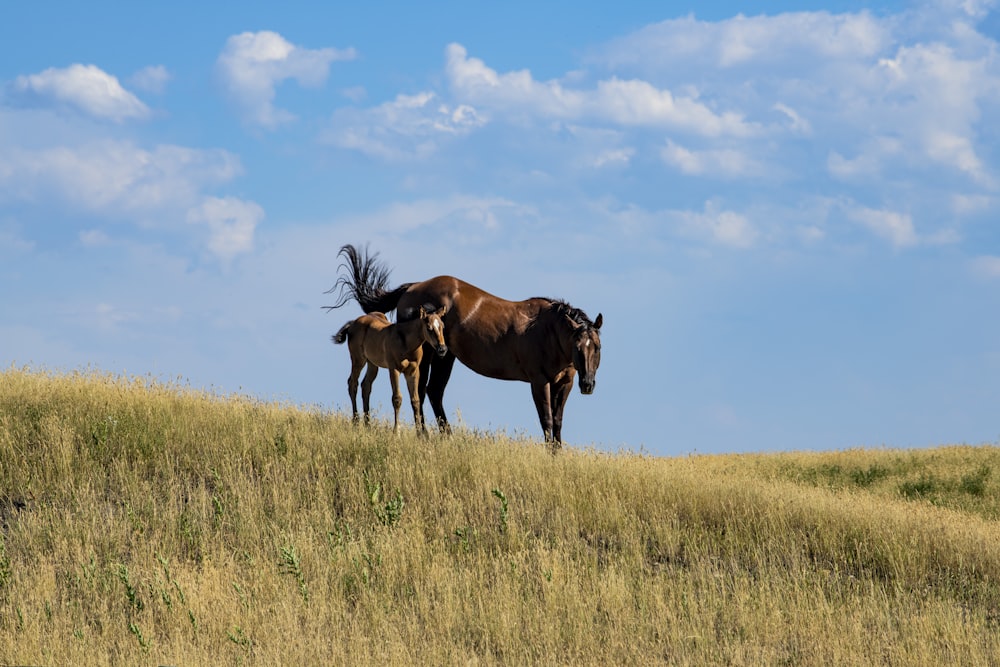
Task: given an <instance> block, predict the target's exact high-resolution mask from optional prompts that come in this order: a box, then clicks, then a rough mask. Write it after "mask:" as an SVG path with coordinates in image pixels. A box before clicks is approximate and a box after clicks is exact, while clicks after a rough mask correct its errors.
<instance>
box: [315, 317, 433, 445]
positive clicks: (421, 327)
mask: <svg viewBox="0 0 1000 667" xmlns="http://www.w3.org/2000/svg"><path fill="white" fill-rule="evenodd" d="M441 314H442V312H441V311H440V309H439V310H437V311H428V310H426V309H424V308H423V307H421V308H420V309H419V315H420V316H419V317H418V318H417V319H415V320H409V321H407V322H399V323H397V324H390V323H389V320H388V319H387V318H386V316H385V315H384V314H382V313H369V314H368V315H362V316H361V317H359V318H358V319H356V320H352V321H350V322H348V323H347V324H345V325H344V326H343V327H341V329H340V331H338V332H337V333H336V334H335V335H334V336H333V342H334V343H338V344H339V343H343V342H344V341H345V340H346V341H347V343H348V348H349V349H350V352H351V375H350V377H348V378H347V390H348V392H350V394H351V408H352V409H353V411H354V419H355V420H357V419H358V376H359V375H360V374H361V368H362V367H363V366H364V365H365V364H366V363H367V364H368V370H367V371H366V372H365V377H364V379H363V380H362V381H361V399H362V401H363V402H364V408H365V423H366V424H367V423H368V420H369V409H370V402H369V397H370V396H371V392H372V383H373V382H374V381H375V376H376V375H378V369H379V368H388V369H389V381H390V382H391V383H392V409H393V412H394V413H395V414H394V417H393V426H394V428H395V430H396V431H399V408H400V406H402V405H403V397H402V395H401V394H400V391H399V374H400V372H402V373H403V375H405V376H406V388H407V390H408V391H409V393H410V404H411V405H412V406H413V423H414V425H415V426H416V428H417V433H422V432H425V431H426V428H425V427H424V417H423V414H422V412H421V405H420V395H419V393H418V392H417V386H418V384H419V380H420V362H421V360H422V359H423V348H424V343H425V342H426V343H427V344H428V345H430V346H431V347H433V348H434V351H435V352H437V354H438V356H444V355H446V354H448V346H447V345H446V344H445V342H444V323H443V322H442V321H441Z"/></svg>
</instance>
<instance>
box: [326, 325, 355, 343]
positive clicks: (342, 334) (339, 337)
mask: <svg viewBox="0 0 1000 667" xmlns="http://www.w3.org/2000/svg"><path fill="white" fill-rule="evenodd" d="M353 321H354V320H351V322H348V323H347V324H345V325H344V326H342V327H340V331H338V332H337V333H335V334H333V336H331V338H330V339H331V340H332V341H333V342H334V343H336V344H337V345H340V344H341V343H343V342H344V341H346V340H347V330H348V329H350V328H351V323H352V322H353Z"/></svg>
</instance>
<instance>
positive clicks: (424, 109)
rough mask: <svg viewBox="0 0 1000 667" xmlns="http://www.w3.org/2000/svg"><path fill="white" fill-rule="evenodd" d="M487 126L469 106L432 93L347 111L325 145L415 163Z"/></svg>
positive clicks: (335, 117)
mask: <svg viewBox="0 0 1000 667" xmlns="http://www.w3.org/2000/svg"><path fill="white" fill-rule="evenodd" d="M485 124H486V119H485V118H483V117H482V116H481V115H480V114H479V112H477V111H476V109H475V108H473V107H471V106H469V105H467V104H459V105H454V106H453V105H448V104H445V103H444V102H442V101H441V100H440V99H439V98H438V97H437V96H436V95H435V94H434V93H428V92H425V93H420V94H417V95H398V96H396V99H394V100H392V101H390V102H385V103H384V104H380V105H378V106H376V107H373V108H371V109H353V108H345V109H340V110H338V111H337V112H336V113H335V114H334V115H333V118H332V119H331V122H330V125H329V128H328V129H327V131H326V132H325V133H324V134H323V140H324V141H325V142H326V143H329V144H332V145H334V146H337V147H339V148H346V149H352V150H357V151H360V152H362V153H365V154H367V155H370V156H372V157H378V158H382V159H385V160H390V161H400V160H408V159H419V158H423V157H427V156H428V155H430V154H432V153H434V152H435V151H436V150H437V149H438V147H439V145H440V143H441V141H443V140H445V139H447V138H448V137H451V136H461V135H464V134H467V133H469V132H471V131H472V130H474V129H475V128H478V127H482V126H483V125H485Z"/></svg>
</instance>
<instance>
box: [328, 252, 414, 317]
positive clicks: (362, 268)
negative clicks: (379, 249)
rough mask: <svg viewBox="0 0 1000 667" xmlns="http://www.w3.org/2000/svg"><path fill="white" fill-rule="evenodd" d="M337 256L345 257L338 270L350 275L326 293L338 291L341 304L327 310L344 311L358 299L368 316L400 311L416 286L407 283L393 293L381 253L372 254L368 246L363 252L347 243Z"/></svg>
mask: <svg viewBox="0 0 1000 667" xmlns="http://www.w3.org/2000/svg"><path fill="white" fill-rule="evenodd" d="M337 254H338V255H340V256H343V257H344V261H343V262H341V264H340V267H338V269H343V270H346V275H341V276H340V277H339V278H337V282H336V284H334V286H333V287H331V288H330V289H328V290H327V291H326V292H325V293H326V294H330V293H331V292H334V291H337V292H338V297H337V303H336V304H334V305H332V306H324V308H326V309H327V310H333V309H334V308H340V307H341V306H343V305H344V304H345V303H347V302H348V301H350V300H351V299H354V300H355V301H357V302H358V305H359V306H361V310H363V311H365V312H366V313H372V312H375V311H379V312H382V313H388V312H389V311H391V310H394V309H395V308H396V304H398V303H399V299H400V297H402V296H403V293H404V292H405V291H406V290H407V289H408V288H409V287H410V285H412V284H413V283H406V284H404V285H400V286H399V287H397V288H396V289H394V290H389V288H388V284H389V268H388V267H387V266H386V265H385V264H384V263H382V262H381V261H379V259H378V253H374V254H372V253H369V251H368V246H365V247H364V248H362V249H360V250H359V249H358V248H355V247H354V246H353V245H351V244H347V245H344V246H342V247H341V248H340V252H339V253H337Z"/></svg>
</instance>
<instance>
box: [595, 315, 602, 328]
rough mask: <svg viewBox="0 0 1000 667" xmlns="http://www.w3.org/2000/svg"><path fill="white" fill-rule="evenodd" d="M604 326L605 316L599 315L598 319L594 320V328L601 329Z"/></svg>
mask: <svg viewBox="0 0 1000 667" xmlns="http://www.w3.org/2000/svg"><path fill="white" fill-rule="evenodd" d="M602 324H604V315H602V314H601V313H597V319H596V320H594V328H595V329H600V328H601V325H602Z"/></svg>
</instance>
